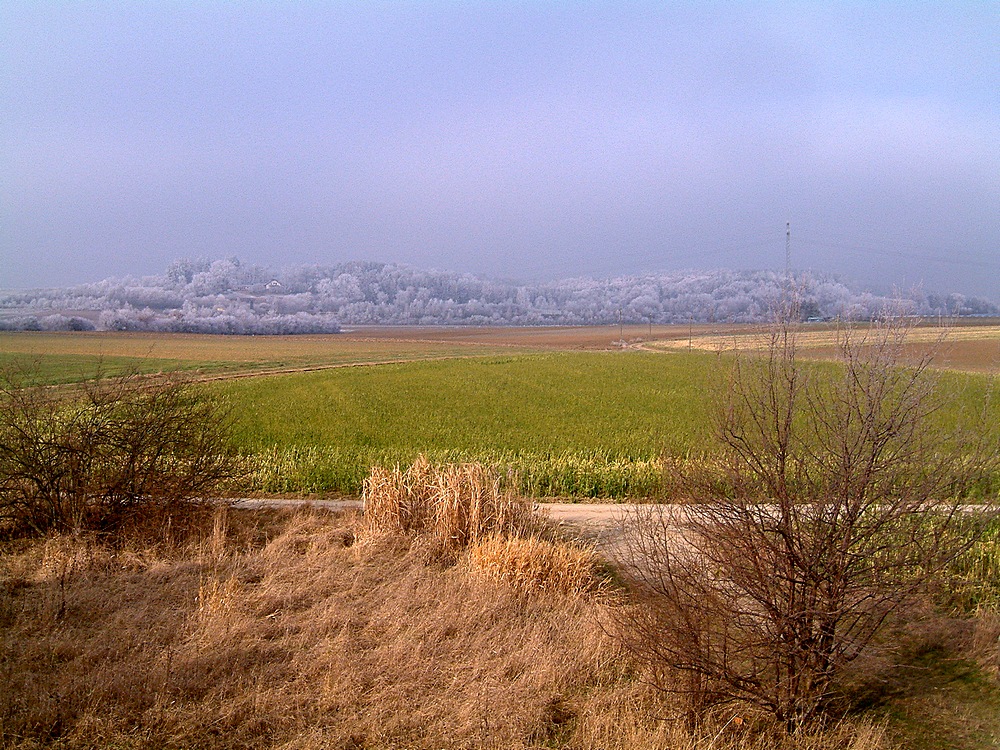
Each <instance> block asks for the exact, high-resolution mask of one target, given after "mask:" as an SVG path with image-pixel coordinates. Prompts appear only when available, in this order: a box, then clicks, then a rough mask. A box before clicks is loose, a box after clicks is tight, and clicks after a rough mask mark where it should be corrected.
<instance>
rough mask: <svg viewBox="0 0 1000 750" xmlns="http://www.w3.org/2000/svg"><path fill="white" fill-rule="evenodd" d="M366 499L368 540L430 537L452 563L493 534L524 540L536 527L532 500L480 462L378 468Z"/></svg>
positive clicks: (421, 459) (367, 482)
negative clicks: (412, 535) (406, 535)
mask: <svg viewBox="0 0 1000 750" xmlns="http://www.w3.org/2000/svg"><path fill="white" fill-rule="evenodd" d="M362 497H363V500H364V508H365V530H366V532H367V534H368V535H369V536H378V535H380V534H385V533H398V532H404V533H409V532H416V533H422V532H426V533H427V534H429V535H430V537H431V539H432V543H433V546H434V549H435V551H436V552H437V553H438V554H441V555H443V556H445V557H447V558H451V559H454V558H455V557H456V556H457V555H458V553H459V552H461V551H462V550H464V549H465V548H466V547H468V546H469V545H470V544H475V543H477V542H479V541H480V540H483V539H485V538H486V537H488V536H490V535H496V534H499V535H501V536H520V535H522V534H525V533H528V532H530V531H531V530H532V528H533V526H534V525H535V523H534V519H533V514H532V505H533V503H532V501H530V500H527V499H525V498H523V497H518V496H516V495H515V494H514V493H513V491H512V490H511V489H509V488H506V487H505V486H504V481H503V478H502V477H501V476H500V475H499V474H498V473H497V472H495V471H493V470H492V469H489V468H486V467H484V466H482V465H480V464H476V463H467V464H449V465H445V466H440V467H438V466H432V465H431V464H430V462H429V461H428V460H427V459H426V458H425V457H423V456H420V457H418V458H417V460H416V461H415V462H414V463H413V464H412V465H411V466H410V467H409V468H407V469H405V470H403V469H400V468H399V467H398V466H397V467H395V468H393V469H384V468H381V467H378V466H376V467H373V468H372V470H371V473H370V474H369V476H368V479H366V480H365V485H364V492H363V495H362Z"/></svg>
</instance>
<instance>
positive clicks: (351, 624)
mask: <svg viewBox="0 0 1000 750" xmlns="http://www.w3.org/2000/svg"><path fill="white" fill-rule="evenodd" d="M361 530H362V524H361V520H360V519H359V518H358V517H357V516H356V515H350V514H348V515H334V514H329V513H326V512H311V511H309V510H304V511H299V512H295V513H281V512H278V511H269V512H250V511H232V512H231V513H230V514H229V515H228V516H224V515H220V516H218V517H217V518H216V519H215V523H214V526H213V525H209V526H206V527H205V530H204V532H203V533H202V534H201V536H200V537H197V538H195V539H193V540H189V541H187V542H184V543H182V544H177V543H175V544H173V545H170V544H162V543H157V544H152V543H149V544H146V545H145V546H142V545H139V544H138V543H136V544H133V545H132V546H127V545H126V546H125V547H121V546H119V547H107V546H104V545H102V544H99V543H97V542H96V541H95V540H93V539H90V540H88V539H84V538H74V537H54V538H52V539H49V540H41V541H37V542H32V543H23V544H21V545H19V546H17V547H11V548H8V549H7V550H5V554H4V555H3V556H2V557H0V565H2V567H0V670H2V675H3V680H2V681H0V745H2V746H5V747H14V748H36V747H46V746H53V747H55V746H58V747H61V748H84V747H112V746H113V747H120V748H145V747H166V748H180V747H199V748H202V747H204V748H223V747H226V748H230V747H245V748H265V747H280V748H303V749H308V748H344V749H346V748H370V749H377V748H540V747H564V748H580V749H581V750H586V749H593V750H596V749H597V748H607V749H608V750H613V749H614V748H636V749H637V750H645V749H646V748H649V749H652V748H662V747H670V748H678V749H679V750H686V749H690V750H708V749H709V748H714V749H716V750H725V749H732V748H745V749H746V750H750V748H754V749H756V748H760V749H761V750H763V748H765V747H774V748H782V747H784V748H816V749H817V750H819V749H822V750H832V749H833V748H854V749H855V750H875V749H876V748H883V747H887V744H886V742H885V740H884V736H883V735H884V733H883V732H882V731H881V730H880V729H878V728H872V727H870V726H868V725H864V724H847V725H843V726H842V727H839V728H837V729H835V730H833V731H827V732H824V733H821V734H820V735H816V736H810V735H806V736H802V737H799V738H796V739H795V740H794V741H788V740H779V739H776V738H775V736H774V735H772V734H771V733H770V732H768V731H767V728H766V726H764V727H762V726H761V725H760V724H757V723H755V722H754V721H753V719H752V717H749V716H747V717H745V719H744V717H742V716H741V717H738V718H740V719H741V722H737V721H735V718H737V717H736V716H735V714H730V715H727V716H722V717H720V719H719V722H718V723H717V724H716V725H715V726H714V727H712V728H711V729H706V731H705V733H704V734H702V735H697V736H696V735H692V734H689V733H687V732H685V731H684V730H683V729H682V728H681V727H680V726H678V725H677V724H675V723H672V722H665V721H662V720H661V718H660V717H664V716H667V715H668V714H669V713H670V709H669V706H667V705H665V704H663V703H662V702H660V701H659V699H658V698H657V697H656V696H654V695H652V694H651V693H650V692H649V691H648V690H647V689H646V688H645V687H644V685H643V684H642V682H641V681H639V680H637V679H635V676H634V675H636V674H638V673H637V671H636V668H635V665H632V664H629V663H628V662H627V661H625V660H624V659H623V658H622V657H621V656H620V655H619V653H618V652H617V650H616V648H615V645H614V643H613V642H612V641H611V640H610V639H609V637H608V636H607V635H605V633H604V631H603V630H602V628H601V627H600V622H601V621H602V616H603V615H602V611H603V608H604V607H606V606H607V605H606V604H605V603H604V602H603V601H602V600H600V599H598V598H594V597H588V596H573V595H567V594H565V593H560V592H557V591H552V590H547V589H545V588H544V587H543V588H533V589H532V590H531V591H529V592H526V591H520V590H517V589H515V588H513V587H510V586H508V585H506V584H504V583H502V582H496V581H493V580H487V579H483V578H482V577H480V576H477V575H470V572H469V567H468V566H466V565H464V564H460V565H454V566H449V567H441V566H440V565H438V564H428V561H427V558H426V555H425V554H424V552H425V550H424V549H423V548H422V547H421V545H420V544H418V543H416V541H415V540H416V537H413V536H406V535H395V536H393V535H382V536H380V537H379V538H378V539H370V540H368V542H367V543H365V544H356V543H354V540H355V536H356V534H357V533H358V532H359V531H361Z"/></svg>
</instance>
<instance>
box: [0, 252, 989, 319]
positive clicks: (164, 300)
mask: <svg viewBox="0 0 1000 750" xmlns="http://www.w3.org/2000/svg"><path fill="white" fill-rule="evenodd" d="M790 286H791V288H793V289H794V292H795V294H796V296H797V299H798V300H800V303H801V309H802V315H803V318H810V319H831V318H837V317H842V318H843V317H849V318H852V319H865V318H870V317H872V316H874V315H877V314H878V313H879V312H880V311H882V310H884V309H885V308H886V307H887V306H889V305H892V306H894V307H895V308H896V309H902V310H903V311H905V312H906V313H908V314H914V315H924V316H934V317H937V316H947V317H962V316H970V315H998V314H1000V307H998V306H997V305H995V304H992V303H990V302H988V301H986V300H982V299H978V298H975V297H966V296H964V295H961V294H947V295H943V294H935V293H927V292H924V291H921V290H917V291H911V292H908V293H905V294H903V295H901V296H900V297H897V298H889V297H886V296H880V295H876V294H872V293H870V292H868V291H865V290H863V289H858V288H856V287H854V286H852V285H850V284H848V283H846V282H844V281H842V280H839V279H837V278H836V277H833V276H829V275H824V274H815V273H796V274H795V275H794V278H793V279H792V280H791V284H790ZM788 288H789V284H788V282H786V279H785V277H784V275H783V274H780V273H777V272H774V271H733V270H715V271H688V272H675V273H652V274H643V275H638V276H620V277H617V278H613V279H604V280H598V279H590V278H574V279H564V280H561V281H554V282H546V283H537V284H517V283H513V282H505V281H497V280H491V279H485V278H481V277H478V276H473V275H471V274H460V273H453V272H440V271H427V270H420V269H416V268H412V267H410V266H405V265H399V264H393V263H374V262H363V261H351V262H347V263H339V264H336V265H332V266H318V265H309V266H289V267H286V268H281V269H277V270H274V269H268V268H265V267H262V266H257V265H244V264H243V263H241V262H240V261H239V259H237V258H229V259H225V260H216V261H208V260H194V261H192V260H179V261H176V262H174V263H172V264H171V265H170V266H169V267H168V268H167V270H166V272H165V273H164V274H163V275H159V276H146V277H142V278H132V277H126V278H123V279H105V280H104V281H99V282H96V283H92V284H81V285H79V286H74V287H67V288H61V289H37V290H31V291H14V292H5V293H0V330H107V331H164V332H188V333H227V334H295V333H333V332H337V331H339V330H340V325H361V324H391V325H400V324H402V325H406V324H418V325H523V326H530V325H600V324H610V323H617V322H618V321H619V318H621V320H622V321H623V322H625V323H646V322H652V323H687V322H696V323H700V322H732V323H744V322H756V321H762V320H765V319H767V317H768V315H769V313H770V311H772V310H774V309H775V307H776V306H777V305H778V304H780V302H781V300H782V299H784V298H785V297H786V296H787V294H788Z"/></svg>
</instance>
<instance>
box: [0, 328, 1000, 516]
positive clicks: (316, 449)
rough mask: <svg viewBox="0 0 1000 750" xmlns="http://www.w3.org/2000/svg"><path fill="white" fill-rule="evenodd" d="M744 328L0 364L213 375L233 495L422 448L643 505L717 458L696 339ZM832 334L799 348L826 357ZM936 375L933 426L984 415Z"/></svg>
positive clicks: (195, 340)
mask: <svg viewBox="0 0 1000 750" xmlns="http://www.w3.org/2000/svg"><path fill="white" fill-rule="evenodd" d="M755 330H757V329H753V328H752V327H746V326H744V327H730V328H729V329H726V330H722V329H720V330H718V331H716V330H714V329H709V328H708V327H706V326H703V327H701V329H700V330H697V331H695V333H697V334H698V335H699V336H700V337H701V338H698V337H694V338H692V337H691V336H690V333H691V329H689V328H688V327H674V328H671V327H661V328H651V329H647V328H646V327H632V328H628V327H626V329H625V331H624V334H625V340H626V342H627V344H628V346H627V347H625V348H622V347H620V346H618V345H617V338H618V336H619V335H620V331H619V329H618V328H617V327H612V328H611V329H609V328H607V327H591V328H537V329H468V328H457V327H456V328H433V329H422V328H396V329H391V328H387V329H358V330H356V331H351V332H346V333H344V334H339V335H333V336H301V337H291V336H285V337H239V336H197V335H177V334H174V335H154V334H121V333H115V334H112V333H59V334H54V333H25V334H0V367H2V366H4V365H5V364H9V363H12V362H19V363H22V364H23V363H25V362H27V363H28V364H29V366H30V367H33V368H34V369H33V372H34V375H33V378H34V382H40V383H50V384H57V383H67V382H72V381H76V380H80V379H81V378H83V377H88V376H91V375H92V374H93V373H94V372H96V371H97V370H98V369H103V370H104V371H105V372H108V373H114V372H118V371H122V370H125V369H128V368H134V369H136V370H139V371H141V372H160V371H170V370H181V371H186V372H189V373H191V374H192V375H193V376H194V377H196V378H201V379H205V380H213V379H216V378H222V379H221V380H219V382H209V383H206V384H205V387H206V388H207V389H209V391H210V392H212V393H213V394H215V395H216V396H217V397H218V398H220V399H221V400H222V401H224V402H225V403H227V404H228V405H229V407H230V409H231V411H232V414H233V417H234V423H235V428H236V443H237V448H238V450H239V451H240V454H241V455H242V457H243V458H242V460H243V462H244V470H243V471H242V472H241V477H240V481H239V482H238V484H237V485H235V486H234V487H233V491H234V492H241V493H242V492H282V493H302V492H316V493H322V492H336V493H357V492H359V491H360V489H361V486H362V482H363V479H364V477H365V476H366V475H367V473H368V469H369V467H370V466H372V465H373V464H380V465H383V466H386V465H393V464H396V463H400V464H405V463H408V462H410V461H412V460H413V459H414V458H415V457H416V456H417V455H418V454H421V453H423V454H425V455H427V456H428V457H429V458H430V459H431V460H433V461H440V462H446V461H473V460H474V461H481V462H485V463H488V464H492V465H494V466H496V467H498V468H500V469H502V470H505V471H507V470H509V471H510V472H512V473H513V474H514V475H516V476H517V478H518V482H519V484H520V488H521V489H522V490H523V491H524V492H526V493H530V494H532V495H536V496H570V497H608V498H624V497H650V496H655V495H657V494H658V493H660V492H661V491H662V487H663V484H664V482H663V476H662V471H663V470H662V461H661V459H662V457H663V456H664V455H670V456H691V455H694V456H704V455H709V454H711V453H712V450H713V446H712V443H711V439H710V430H709V428H708V424H707V420H708V415H709V414H710V413H711V406H712V404H711V403H710V401H711V396H710V393H711V384H712V383H713V382H717V381H718V378H719V377H720V375H721V374H722V371H723V368H724V367H725V366H726V363H727V362H728V361H729V357H728V356H727V355H720V354H719V353H718V350H720V349H722V348H725V347H721V346H714V348H713V347H710V346H709V344H708V343H706V342H722V341H728V342H730V344H731V343H732V342H734V341H736V340H738V339H740V337H743V339H744V344H743V346H744V348H745V347H746V346H747V344H746V342H747V341H749V340H750V339H749V338H748V337H752V336H755V335H756V334H755V333H754V331H755ZM807 333H808V332H807ZM831 335H832V334H831V333H830V332H829V331H826V332H824V331H817V332H815V333H808V335H807V336H806V341H807V342H809V343H813V344H815V348H816V350H817V351H818V352H820V353H822V349H823V347H828V346H829V341H830V336H831ZM933 335H934V336H936V335H937V334H936V333H934V334H933ZM998 335H1000V329H996V328H988V327H974V328H970V329H969V330H965V329H960V330H958V331H957V332H954V333H953V334H952V343H951V344H950V346H951V347H952V348H951V349H950V350H948V351H946V352H945V353H946V354H947V353H949V352H950V353H952V354H954V352H955V351H956V348H958V349H959V350H960V351H961V353H962V354H963V358H962V362H961V364H960V365H959V367H958V369H964V370H987V371H989V370H990V369H991V367H992V365H991V362H993V361H994V356H995V348H996V345H998V344H997V342H998V340H1000V339H998V338H997V336H998ZM810 336H811V337H812V339H815V341H812V339H810ZM928 336H931V333H926V332H921V333H920V335H918V336H916V337H915V339H917V341H916V344H920V343H921V341H922V339H923V338H927V337H928ZM824 337H825V338H824ZM670 341H673V342H674V344H673V345H669V346H668V343H669V342H670ZM658 344H662V346H659V345H658ZM916 344H915V345H916ZM962 346H965V347H966V348H965V349H961V347H962ZM749 348H752V347H749ZM657 349H658V350H657ZM706 350H707V351H706ZM810 351H812V349H810V348H809V347H808V346H806V347H804V349H803V353H804V354H808V352H810ZM952 364H958V363H955V362H954V360H952ZM352 365H370V366H364V367H355V366H352ZM817 366H818V367H826V366H827V365H817ZM247 375H253V376H254V377H243V376H247ZM940 377H941V378H942V380H943V383H942V385H943V391H944V392H946V393H947V394H949V395H950V396H953V397H954V399H953V403H952V405H951V406H950V407H949V408H948V409H944V410H942V411H941V412H940V413H939V414H938V415H937V416H936V418H937V419H939V420H940V421H941V426H942V428H949V427H951V426H953V425H954V423H955V422H956V420H958V419H960V418H961V416H962V414H963V413H968V412H972V411H974V410H976V409H978V408H980V407H981V406H982V405H983V404H984V403H986V402H987V396H988V392H989V381H988V378H987V376H985V375H982V374H975V373H972V374H970V373H962V372H946V373H942V374H941V375H940ZM992 416H993V418H994V419H1000V414H997V413H995V414H993V415H992ZM945 431H947V430H945Z"/></svg>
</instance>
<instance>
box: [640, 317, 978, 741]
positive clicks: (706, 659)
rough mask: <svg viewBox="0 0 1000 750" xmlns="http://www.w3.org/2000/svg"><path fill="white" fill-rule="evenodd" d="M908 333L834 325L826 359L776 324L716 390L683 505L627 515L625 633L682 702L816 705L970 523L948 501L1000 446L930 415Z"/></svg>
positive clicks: (697, 706) (795, 710)
mask: <svg viewBox="0 0 1000 750" xmlns="http://www.w3.org/2000/svg"><path fill="white" fill-rule="evenodd" d="M906 333H907V327H906V325H905V324H903V323H902V322H901V321H899V320H896V319H889V318H887V319H885V320H883V321H880V322H878V323H877V324H873V325H872V326H871V327H870V328H867V329H865V330H856V329H853V328H850V327H846V328H844V329H842V331H841V333H840V339H839V344H838V351H839V360H840V362H839V367H837V368H836V369H833V368H830V367H826V366H819V365H816V364H809V363H803V362H802V361H801V359H800V358H799V356H798V354H797V351H796V331H795V329H794V327H792V326H791V325H790V324H781V325H777V326H776V327H775V328H774V329H773V330H772V331H771V335H770V339H769V343H768V346H767V348H766V350H765V351H764V352H763V353H762V354H760V355H759V356H743V355H740V356H738V357H737V358H736V361H735V362H734V363H733V367H732V370H731V375H730V377H729V378H728V381H727V383H726V389H725V391H724V392H723V393H722V394H720V398H719V403H720V409H719V412H718V416H717V422H716V425H715V427H716V434H717V436H718V438H719V440H720V442H721V444H722V447H723V449H724V457H723V461H722V463H721V464H720V465H719V466H721V467H722V471H721V472H720V471H719V466H716V467H713V469H712V470H711V471H701V472H699V471H693V472H691V473H690V474H688V475H687V476H685V477H684V478H683V480H684V481H683V486H684V487H685V488H686V492H687V494H688V496H689V497H691V498H693V499H694V500H695V504H694V505H691V506H688V507H687V508H686V509H685V511H684V512H679V511H678V510H677V509H670V508H664V507H661V506H646V507H642V508H639V509H638V510H636V511H634V512H633V513H632V514H631V515H630V516H629V517H628V518H627V519H626V523H625V529H624V532H625V540H624V544H623V550H624V551H623V553H622V556H621V557H622V559H621V567H622V569H623V571H625V572H626V573H627V575H628V576H629V578H630V579H631V584H632V585H631V589H632V592H633V594H634V596H635V599H636V602H637V603H636V604H635V605H634V606H630V607H627V608H623V609H622V610H621V613H620V616H621V621H622V625H623V627H622V633H623V634H624V637H625V642H626V643H627V645H628V646H629V647H630V648H632V649H633V651H634V652H636V653H637V654H638V655H640V656H641V657H642V658H643V659H644V660H645V661H646V662H647V663H648V664H650V665H651V666H652V668H653V673H654V678H655V680H656V683H657V684H658V686H660V687H661V688H662V689H664V690H669V691H674V692H678V693H682V694H683V695H685V696H686V697H687V698H688V700H689V716H690V718H692V719H696V718H697V716H699V715H700V714H701V713H703V712H704V711H705V710H706V709H708V708H709V707H711V706H715V705H719V704H724V703H728V702H733V701H741V702H747V703H751V704H755V705H756V706H758V707H760V708H762V709H764V710H766V711H768V712H770V713H771V714H773V715H774V716H775V717H776V718H777V719H778V720H779V721H780V722H781V723H783V724H784V725H785V726H786V727H787V728H788V730H789V731H795V730H797V729H799V728H801V727H802V726H804V725H806V724H808V723H809V722H811V721H812V720H814V719H816V718H817V717H819V716H822V715H823V712H824V709H825V707H826V706H827V705H828V701H829V700H830V698H831V697H832V696H833V694H834V693H835V690H836V678H837V677H838V675H839V674H841V672H842V669H843V667H844V666H845V665H847V664H848V663H850V662H851V661H853V660H854V659H856V658H857V657H858V656H859V655H860V654H861V653H862V652H863V651H864V650H865V649H866V648H868V647H869V646H870V645H871V644H872V643H873V639H874V638H875V636H876V634H877V633H878V632H879V631H880V629H881V628H882V627H883V625H884V624H885V623H886V620H887V618H888V617H890V615H891V614H892V613H893V612H895V611H897V610H898V608H899V607H900V606H901V605H902V604H903V603H905V602H906V601H907V600H908V599H910V598H911V597H913V596H914V595H915V594H916V593H917V592H918V591H919V590H920V589H921V587H922V586H923V585H924V584H925V583H926V582H928V581H929V579H931V578H932V577H933V576H935V575H937V574H938V573H939V572H940V571H941V570H942V568H943V567H944V566H945V565H946V564H947V563H948V562H949V561H950V560H952V559H954V558H955V556H956V555H957V554H959V553H960V552H961V551H962V550H963V549H965V548H967V546H968V545H969V544H971V543H972V541H973V540H974V538H975V534H974V533H973V534H969V533H968V532H967V531H966V532H965V533H958V529H957V527H958V526H959V523H958V520H959V515H960V513H961V507H960V505H961V503H963V501H965V500H967V498H968V495H969V492H970V490H971V489H972V488H974V487H975V486H976V485H977V483H979V482H980V480H981V478H982V477H983V476H984V474H985V473H986V472H987V471H988V470H990V467H991V465H992V464H995V461H996V453H995V451H992V450H990V449H989V447H988V446H987V445H986V444H985V441H984V438H983V435H985V434H986V433H985V432H974V433H969V434H958V435H956V434H950V435H946V434H944V433H943V432H942V431H941V427H940V424H936V423H935V421H934V420H935V415H936V412H937V410H938V408H939V406H940V404H941V393H940V391H939V390H937V389H936V388H935V381H934V378H933V377H932V376H931V373H930V371H929V370H928V367H929V365H930V361H931V360H930V355H929V354H926V355H924V356H922V357H921V358H919V359H917V360H916V361H913V360H910V361H907V360H906V359H905V358H904V356H903V355H904V352H905V350H904V346H903V344H904V341H905V337H906ZM991 511H992V508H991V507H986V506H983V507H981V512H980V513H978V514H973V516H972V519H971V520H970V519H969V518H966V519H963V521H962V524H961V525H962V526H967V525H969V524H970V523H971V524H973V525H975V524H976V523H979V522H985V521H986V519H987V518H988V517H989V515H990V513H991Z"/></svg>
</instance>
